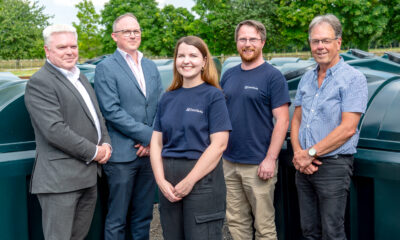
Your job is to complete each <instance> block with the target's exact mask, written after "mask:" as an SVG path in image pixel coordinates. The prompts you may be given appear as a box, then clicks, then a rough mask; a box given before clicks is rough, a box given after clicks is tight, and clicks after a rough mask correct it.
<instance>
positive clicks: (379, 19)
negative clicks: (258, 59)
mask: <svg viewBox="0 0 400 240" xmlns="http://www.w3.org/2000/svg"><path fill="white" fill-rule="evenodd" d="M277 3H279V6H280V7H279V8H278V12H277V15H278V20H279V24H280V26H281V29H282V39H284V40H285V45H288V46H289V47H290V46H293V47H294V48H296V49H301V48H302V46H303V47H306V46H307V36H308V34H307V30H308V25H309V24H310V22H311V20H312V19H313V18H314V17H315V16H317V15H323V14H327V13H332V14H334V15H336V16H337V17H338V18H339V20H340V21H341V23H342V26H343V46H344V47H356V48H360V49H364V50H368V45H369V43H370V41H371V40H373V39H374V38H377V37H379V36H381V35H382V33H383V30H384V29H385V26H386V25H387V23H388V21H389V18H390V16H389V14H390V13H389V11H388V7H387V6H386V5H385V4H384V3H383V1H377V0H313V1H310V0H307V1H287V0H286V1H285V0H279V1H277Z"/></svg>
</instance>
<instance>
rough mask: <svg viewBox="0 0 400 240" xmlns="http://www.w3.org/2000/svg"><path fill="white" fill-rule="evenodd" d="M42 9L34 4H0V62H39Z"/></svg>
mask: <svg viewBox="0 0 400 240" xmlns="http://www.w3.org/2000/svg"><path fill="white" fill-rule="evenodd" d="M43 9H44V7H43V6H39V5H38V2H37V1H34V2H33V3H32V4H31V3H30V2H29V1H28V0H2V1H0V43H1V46H0V57H1V58H3V59H17V60H20V59H25V58H43V57H44V51H43V39H42V31H43V29H44V28H45V27H46V26H47V25H48V19H49V18H50V16H47V15H45V14H44V13H43Z"/></svg>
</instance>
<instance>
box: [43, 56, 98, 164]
mask: <svg viewBox="0 0 400 240" xmlns="http://www.w3.org/2000/svg"><path fill="white" fill-rule="evenodd" d="M47 61H48V62H49V63H50V64H51V65H52V66H53V67H54V68H56V69H57V70H58V71H60V72H61V73H62V74H63V75H64V76H65V77H66V78H67V79H68V80H69V81H70V82H71V83H72V85H74V87H75V88H76V90H78V92H79V93H80V94H81V96H82V98H83V100H84V101H85V103H86V106H87V107H88V109H89V112H90V115H91V116H92V118H93V120H94V125H95V126H96V130H97V144H99V142H100V140H101V128H100V121H99V117H98V116H97V113H96V110H95V108H94V105H93V102H92V100H91V99H90V96H89V94H88V92H87V91H86V89H85V87H84V86H83V85H82V83H81V81H79V75H80V70H79V68H77V67H76V66H75V68H74V69H72V71H68V70H65V69H62V68H59V67H57V66H55V65H54V64H52V63H51V62H50V60H49V59H47ZM97 150H98V149H97V147H96V152H95V154H94V156H93V159H94V158H95V157H96V155H97Z"/></svg>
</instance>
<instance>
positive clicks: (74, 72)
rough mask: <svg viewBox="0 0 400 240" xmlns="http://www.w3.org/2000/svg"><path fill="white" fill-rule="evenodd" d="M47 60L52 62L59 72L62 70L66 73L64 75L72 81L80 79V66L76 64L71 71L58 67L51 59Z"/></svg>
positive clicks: (62, 72)
mask: <svg viewBox="0 0 400 240" xmlns="http://www.w3.org/2000/svg"><path fill="white" fill-rule="evenodd" d="M47 62H48V63H50V65H51V66H53V67H54V68H55V69H57V70H58V71H59V72H61V74H62V75H64V77H66V78H67V79H68V80H70V81H71V82H73V83H74V82H76V81H77V80H78V79H79V75H80V73H81V71H80V70H79V68H78V67H77V66H74V68H73V69H72V70H71V71H69V70H66V69H63V68H59V67H57V66H56V65H54V64H53V63H51V61H50V60H49V59H47Z"/></svg>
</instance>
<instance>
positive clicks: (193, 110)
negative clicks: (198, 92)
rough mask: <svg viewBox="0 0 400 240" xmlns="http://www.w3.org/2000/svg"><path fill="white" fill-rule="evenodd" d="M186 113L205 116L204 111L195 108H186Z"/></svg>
mask: <svg viewBox="0 0 400 240" xmlns="http://www.w3.org/2000/svg"><path fill="white" fill-rule="evenodd" d="M186 112H197V113H201V114H203V111H201V110H200V109H195V108H186Z"/></svg>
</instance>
